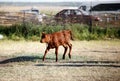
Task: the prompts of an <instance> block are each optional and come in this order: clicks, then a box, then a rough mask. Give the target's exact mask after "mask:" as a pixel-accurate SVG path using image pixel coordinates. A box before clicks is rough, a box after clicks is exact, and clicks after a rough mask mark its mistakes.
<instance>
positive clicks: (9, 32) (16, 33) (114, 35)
mask: <svg viewBox="0 0 120 81" xmlns="http://www.w3.org/2000/svg"><path fill="white" fill-rule="evenodd" d="M66 29H70V30H71V31H72V33H73V37H74V39H76V40H104V39H108V38H109V39H120V28H101V27H93V28H92V32H91V33H90V32H89V26H87V25H83V24H65V25H45V24H43V25H34V24H31V23H26V24H16V25H12V26H9V27H7V26H0V34H3V35H4V36H5V37H7V39H11V40H16V41H18V40H33V41H38V40H40V37H41V33H42V32H46V33H53V32H57V31H60V30H66Z"/></svg>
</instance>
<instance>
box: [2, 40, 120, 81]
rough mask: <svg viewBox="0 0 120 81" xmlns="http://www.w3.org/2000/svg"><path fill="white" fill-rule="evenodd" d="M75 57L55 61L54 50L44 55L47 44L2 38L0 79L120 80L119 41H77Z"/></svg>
mask: <svg viewBox="0 0 120 81" xmlns="http://www.w3.org/2000/svg"><path fill="white" fill-rule="evenodd" d="M72 44H73V50H72V57H73V58H72V59H71V60H68V57H67V56H66V57H67V59H66V60H64V61H63V60H62V59H61V58H62V53H63V50H64V49H63V48H62V47H60V48H59V62H58V63H56V62H55V57H54V56H55V55H54V49H53V50H50V51H49V53H48V54H47V57H46V61H45V62H42V61H41V59H42V58H41V57H42V55H43V53H44V50H45V48H46V45H45V44H41V43H39V42H31V41H8V40H7V41H6V40H4V41H2V40H1V41H0V61H4V63H3V64H0V81H119V80H120V77H119V76H120V41H119V40H118V41H74V42H72Z"/></svg>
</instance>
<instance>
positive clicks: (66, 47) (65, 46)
mask: <svg viewBox="0 0 120 81" xmlns="http://www.w3.org/2000/svg"><path fill="white" fill-rule="evenodd" d="M63 47H64V48H65V51H64V54H63V58H62V59H65V54H66V52H67V49H68V46H67V45H63Z"/></svg>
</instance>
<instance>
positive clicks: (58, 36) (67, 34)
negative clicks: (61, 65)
mask: <svg viewBox="0 0 120 81" xmlns="http://www.w3.org/2000/svg"><path fill="white" fill-rule="evenodd" d="M71 39H72V33H71V31H70V30H63V31H59V32H55V33H52V34H46V33H44V32H43V33H42V37H41V41H40V42H41V43H47V44H48V46H47V48H46V50H45V53H44V56H43V61H44V60H45V56H46V54H47V52H48V51H49V50H50V49H53V48H55V54H56V62H57V61H58V47H59V46H60V45H62V46H63V47H64V48H65V51H64V54H63V59H65V54H66V52H67V49H68V47H69V49H70V50H69V58H71V50H72V44H71V43H70V40H71Z"/></svg>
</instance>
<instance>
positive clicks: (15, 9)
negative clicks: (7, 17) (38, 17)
mask: <svg viewBox="0 0 120 81" xmlns="http://www.w3.org/2000/svg"><path fill="white" fill-rule="evenodd" d="M32 7H33V6H1V7H0V12H3V11H4V12H19V11H20V10H27V9H31V8H32ZM35 7H37V8H38V9H39V10H40V12H42V13H45V14H50V15H54V14H55V13H57V12H58V11H60V10H62V9H65V8H68V7H60V6H55V7H54V6H35Z"/></svg>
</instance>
